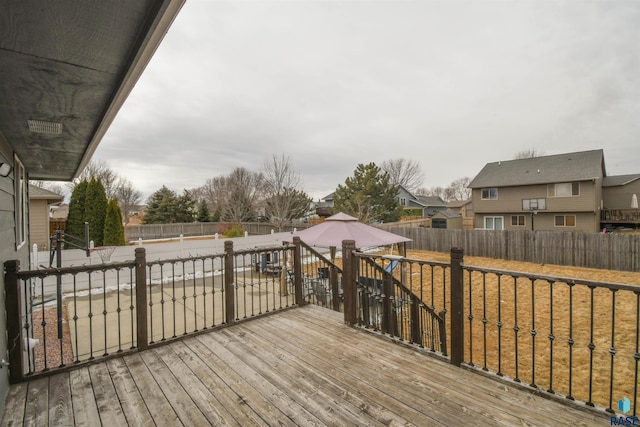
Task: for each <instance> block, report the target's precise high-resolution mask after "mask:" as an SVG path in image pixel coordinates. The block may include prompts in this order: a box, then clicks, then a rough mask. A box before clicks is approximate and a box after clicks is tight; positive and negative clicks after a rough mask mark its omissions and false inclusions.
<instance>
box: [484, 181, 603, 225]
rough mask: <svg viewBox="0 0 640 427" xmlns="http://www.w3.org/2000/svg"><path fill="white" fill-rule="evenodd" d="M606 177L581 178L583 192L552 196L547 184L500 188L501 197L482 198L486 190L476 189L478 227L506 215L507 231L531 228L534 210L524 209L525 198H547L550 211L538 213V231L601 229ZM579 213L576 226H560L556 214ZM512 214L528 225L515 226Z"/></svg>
mask: <svg viewBox="0 0 640 427" xmlns="http://www.w3.org/2000/svg"><path fill="white" fill-rule="evenodd" d="M601 185H602V180H595V181H581V182H580V195H579V196H572V197H550V196H548V193H547V185H546V184H545V185H529V186H521V187H500V188H498V198H497V199H495V200H482V189H480V188H474V189H473V199H472V200H473V211H474V228H484V218H485V217H486V216H494V217H500V216H501V217H503V224H504V229H505V230H531V213H530V212H529V211H523V210H522V200H523V199H545V200H546V210H545V211H538V212H537V213H536V214H534V218H533V223H534V227H535V230H553V231H569V230H571V231H585V232H597V231H599V228H600V224H599V216H600V210H599V208H600V194H601V193H602V187H601ZM567 214H568V215H576V226H575V227H556V226H555V216H556V215H567ZM512 215H524V225H517V226H512V225H511V216H512Z"/></svg>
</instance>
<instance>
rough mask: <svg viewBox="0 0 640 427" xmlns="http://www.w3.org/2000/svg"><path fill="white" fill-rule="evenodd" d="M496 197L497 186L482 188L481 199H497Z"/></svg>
mask: <svg viewBox="0 0 640 427" xmlns="http://www.w3.org/2000/svg"><path fill="white" fill-rule="evenodd" d="M497 199H498V189H497V188H483V189H482V200H497Z"/></svg>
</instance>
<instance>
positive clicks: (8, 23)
mask: <svg viewBox="0 0 640 427" xmlns="http://www.w3.org/2000/svg"><path fill="white" fill-rule="evenodd" d="M183 3H184V0H156V1H146V2H128V1H106V2H99V3H98V2H62V3H61V2H39V3H38V4H37V5H36V4H34V3H33V2H9V4H7V3H6V2H3V8H4V9H7V10H3V13H1V14H0V63H1V64H2V67H0V164H1V165H0V172H1V173H0V263H2V264H3V265H4V263H5V262H7V261H9V260H17V261H19V262H20V265H21V266H22V267H23V268H24V269H28V267H29V256H30V243H31V241H30V240H31V236H30V235H29V225H30V204H29V196H30V194H29V185H28V180H29V179H34V180H45V181H46V180H50V181H70V180H72V179H73V178H74V177H76V176H77V175H78V174H79V173H80V172H81V171H82V169H83V168H84V167H85V165H86V164H87V163H88V162H89V160H90V159H91V156H92V155H93V153H94V151H95V150H96V148H97V146H98V144H99V143H100V141H101V139H102V137H103V136H104V134H105V132H106V131H107V129H108V127H109V126H110V124H111V122H112V121H113V119H114V118H115V116H116V113H117V112H118V110H119V109H120V107H121V106H122V104H123V103H124V101H125V99H126V98H127V96H128V95H129V93H130V92H131V90H132V89H133V86H134V85H135V82H136V81H137V79H138V77H139V76H140V75H141V73H142V72H143V70H144V68H145V67H146V65H147V63H148V62H149V60H150V58H151V56H152V55H153V53H154V52H155V50H156V48H157V47H158V45H159V43H160V41H161V40H162V38H163V36H164V34H166V32H167V30H168V28H169V26H170V25H171V23H172V22H173V20H174V18H175V17H176V15H177V13H178V11H179V10H180V8H181V7H182V4H183ZM5 295H6V294H5V280H4V274H3V275H0V310H1V311H2V315H1V316H0V355H1V358H2V359H4V360H7V359H8V354H9V351H11V352H18V353H17V354H22V340H19V339H17V337H14V336H9V337H8V336H7V335H8V334H12V331H8V330H7V314H6V313H7V304H6V299H5V298H6V297H5ZM8 341H12V342H15V345H14V346H12V347H11V348H9V345H8ZM8 388H9V370H8V369H7V368H6V367H5V366H2V367H1V368H0V411H2V409H3V407H4V401H5V397H6V395H7V391H8Z"/></svg>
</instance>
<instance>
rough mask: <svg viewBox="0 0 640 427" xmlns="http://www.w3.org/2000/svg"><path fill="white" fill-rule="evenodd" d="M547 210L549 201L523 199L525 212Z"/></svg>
mask: <svg viewBox="0 0 640 427" xmlns="http://www.w3.org/2000/svg"><path fill="white" fill-rule="evenodd" d="M546 209H547V199H522V210H523V211H543V210H546Z"/></svg>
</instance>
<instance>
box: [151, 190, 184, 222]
mask: <svg viewBox="0 0 640 427" xmlns="http://www.w3.org/2000/svg"><path fill="white" fill-rule="evenodd" d="M176 203H177V197H176V193H175V192H173V191H171V190H169V189H168V188H167V187H166V186H164V185H163V186H162V188H160V189H159V190H158V191H156V192H155V193H153V194H152V195H151V196H149V198H148V199H147V209H146V210H145V213H144V219H143V222H144V223H145V224H170V223H173V222H176Z"/></svg>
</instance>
